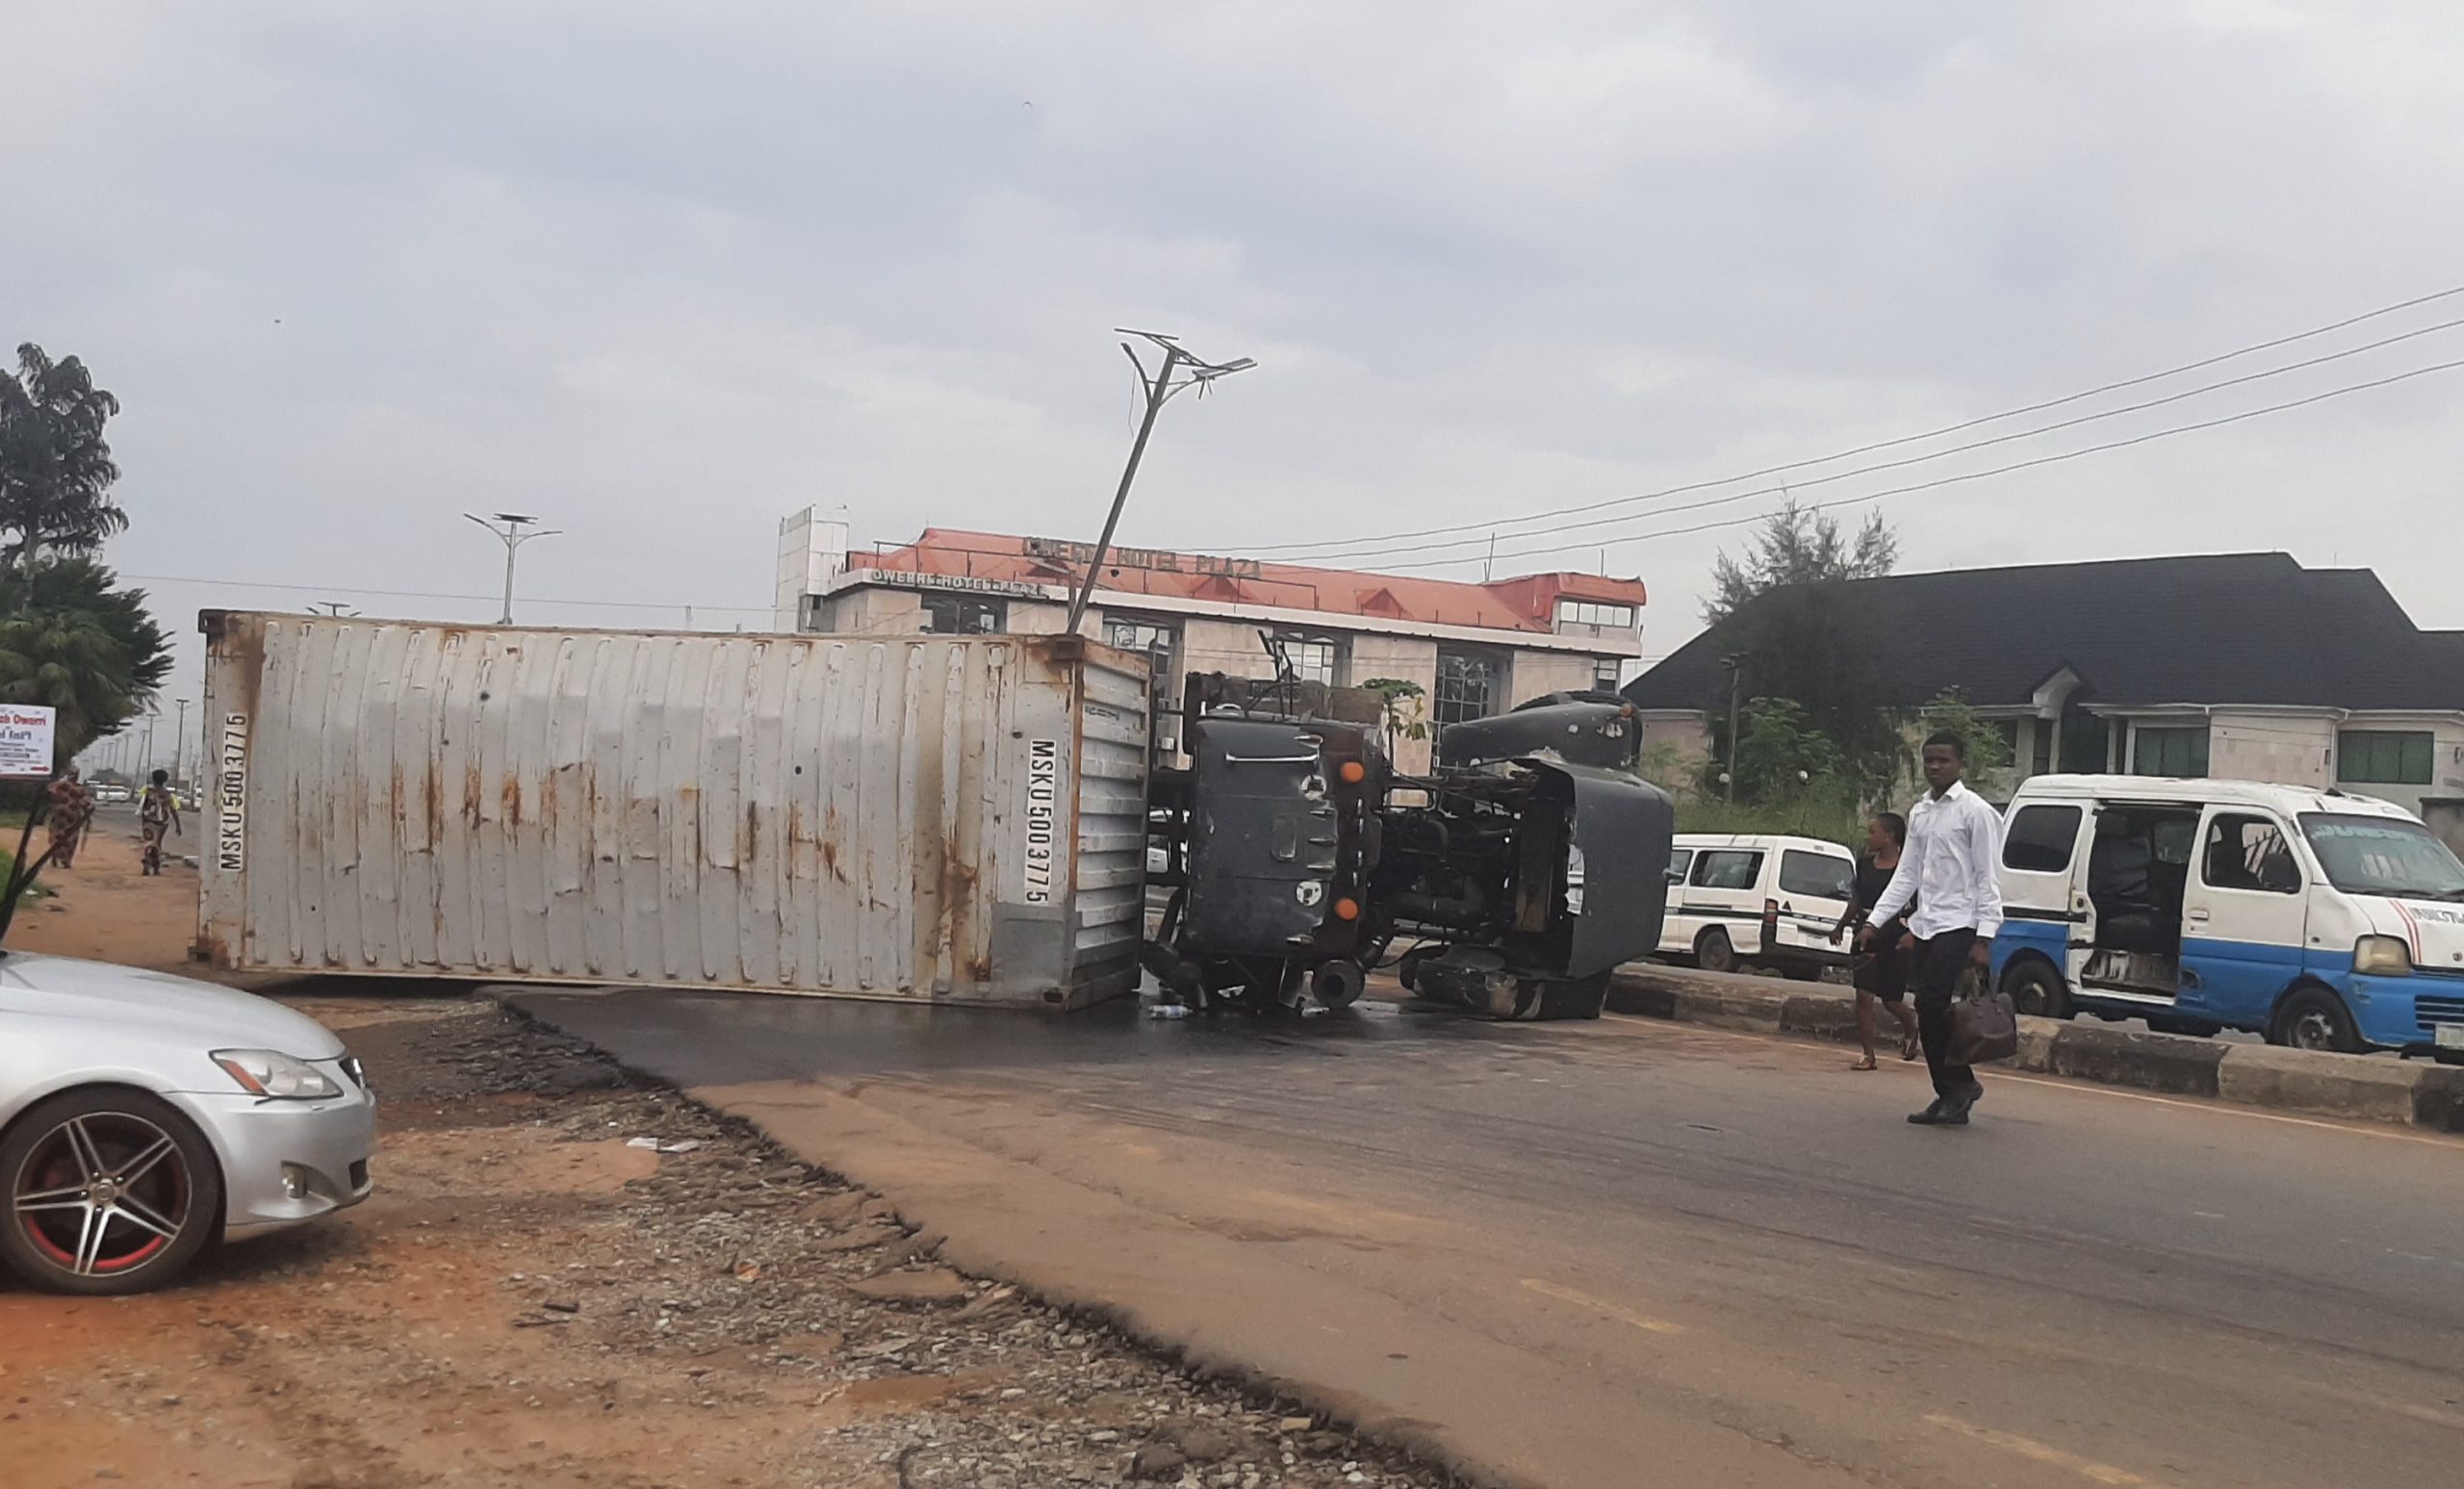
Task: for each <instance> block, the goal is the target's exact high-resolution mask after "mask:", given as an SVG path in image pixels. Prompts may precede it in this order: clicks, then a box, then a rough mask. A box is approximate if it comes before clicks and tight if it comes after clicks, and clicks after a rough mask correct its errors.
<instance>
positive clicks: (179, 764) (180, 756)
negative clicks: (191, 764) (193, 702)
mask: <svg viewBox="0 0 2464 1489" xmlns="http://www.w3.org/2000/svg"><path fill="white" fill-rule="evenodd" d="M171 702H173V703H175V704H177V705H179V706H180V733H179V737H178V738H176V739H174V740H172V741H171V783H172V784H173V785H176V786H178V787H179V788H180V789H182V790H187V789H188V783H189V778H188V777H187V776H185V775H182V774H181V771H182V769H183V768H184V762H185V761H186V760H187V759H188V743H189V701H188V700H187V699H185V698H174V699H172V700H171Z"/></svg>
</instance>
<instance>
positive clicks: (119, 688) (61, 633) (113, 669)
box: [0, 558, 171, 760]
mask: <svg viewBox="0 0 2464 1489" xmlns="http://www.w3.org/2000/svg"><path fill="white" fill-rule="evenodd" d="M170 671H171V639H170V637H169V636H167V635H166V634H165V633H164V631H163V628H162V627H161V626H158V625H156V624H155V622H154V617H153V616H152V615H151V614H149V613H148V612H147V610H146V608H145V592H144V591H143V590H139V589H121V588H119V587H118V586H117V584H116V577H115V576H114V575H113V573H112V571H111V570H109V569H107V568H105V567H104V566H103V565H101V564H99V563H96V562H95V561H93V560H92V559H90V558H55V559H52V560H50V561H49V562H46V563H44V564H42V565H41V566H40V567H39V568H37V569H36V570H35V572H34V576H33V583H32V584H31V585H30V586H29V587H28V598H27V603H26V605H25V607H24V608H23V609H21V610H20V611H19V612H18V613H17V614H15V615H13V616H10V617H8V618H7V619H5V620H0V703H13V704H47V705H49V706H51V707H53V708H55V709H57V710H59V723H58V729H57V734H58V751H59V757H60V758H61V759H63V760H66V759H72V758H74V757H76V756H77V754H78V752H80V751H82V750H84V749H85V748H86V747H87V746H88V745H90V744H91V743H93V742H94V741H95V740H97V739H99V738H101V737H102V736H103V735H105V734H109V733H112V732H116V731H117V730H118V729H119V727H120V726H121V725H123V724H125V723H127V722H128V721H129V720H130V719H132V718H134V717H136V716H137V715H138V714H140V713H141V712H143V711H144V709H145V707H146V706H147V705H149V704H151V703H152V702H153V700H154V697H155V695H156V693H158V692H159V691H160V690H161V688H162V686H163V683H164V680H166V679H167V678H168V677H169V676H170Z"/></svg>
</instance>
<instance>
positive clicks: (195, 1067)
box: [0, 951, 376, 1293]
mask: <svg viewBox="0 0 2464 1489" xmlns="http://www.w3.org/2000/svg"><path fill="white" fill-rule="evenodd" d="M375 1145H376V1102H375V1097H374V1096H373V1094H372V1093H371V1092H370V1091H369V1089H368V1083H367V1081H366V1079H365V1078H364V1077H363V1075H362V1073H361V1071H360V1067H359V1062H358V1061H356V1060H354V1059H352V1058H351V1057H350V1055H349V1054H348V1053H347V1051H346V1050H345V1049H344V1048H343V1043H342V1040H339V1039H336V1038H335V1037H334V1035H333V1032H332V1031H331V1030H328V1029H327V1028H325V1027H324V1026H323V1025H322V1024H320V1023H318V1022H317V1021H316V1020H315V1019H313V1018H309V1017H307V1016H305V1015H304V1014H296V1013H294V1012H293V1011H291V1010H290V1009H287V1008H284V1007H282V1006H281V1005H280V1004H276V1003H270V1002H268V1001H267V1000H265V999H263V998H257V997H251V996H249V995H248V994H246V993H243V992H234V991H232V990H231V989H229V988H217V987H214V986H213V985H211V984H208V983H200V982H193V981H192V980H190V979H188V978H185V977H171V976H167V975H166V974H163V973H160V972H144V971H139V970H136V969H134V968H130V967H121V966H111V965H108V964H106V963H99V962H79V961H74V960H71V959H68V958H64V957H45V956H37V955H32V954H29V953H26V952H18V951H13V952H6V953H0V1195H5V1196H6V1198H7V1201H8V1206H9V1213H8V1220H7V1224H6V1225H5V1226H0V1261H5V1262H6V1263H7V1264H8V1266H9V1268H10V1269H11V1270H12V1271H15V1272H16V1273H17V1274H18V1275H19V1276H20V1277H22V1278H24V1279H25V1280H26V1281H27V1282H29V1283H31V1284H33V1285H35V1286H37V1287H42V1288H49V1289H52V1290H54V1291H57V1292H63V1293H134V1292H139V1291H141V1290H143V1289H146V1288H150V1287H158V1286H160V1285H162V1284H163V1283H165V1282H168V1281H170V1280H171V1279H172V1278H174V1277H177V1276H178V1275H179V1274H180V1273H181V1272H182V1271H186V1270H187V1269H188V1267H189V1265H190V1264H191V1263H192V1262H193V1261H195V1260H196V1257H197V1255H198V1253H200V1252H201V1251H203V1250H204V1249H205V1248H206V1247H207V1246H208V1245H211V1244H213V1243H215V1242H218V1241H220V1240H223V1239H226V1238H227V1239H238V1238H242V1237H247V1236H256V1235H262V1234H265V1233H267V1232H269V1231H275V1230H281V1229H284V1228H285V1227H288V1226H292V1225H297V1224H299V1223H301V1222H303V1221H307V1220H313V1219H319V1218H320V1217H322V1216H326V1215H331V1214H333V1213H334V1212H335V1211H337V1210H342V1209H345V1208H347V1207H348V1206H351V1205H355V1204H357V1203H359V1202H360V1201H361V1200H363V1199H365V1198H367V1197H368V1193H369V1175H368V1161H369V1157H370V1155H371V1154H372V1151H373V1150H374V1148H375Z"/></svg>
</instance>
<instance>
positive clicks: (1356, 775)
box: [1335, 760, 1369, 920]
mask: <svg viewBox="0 0 2464 1489" xmlns="http://www.w3.org/2000/svg"><path fill="white" fill-rule="evenodd" d="M1335 774H1336V775H1338V776H1341V777H1343V779H1344V784H1346V785H1358V784H1360V783H1362V782H1364V781H1366V780H1368V779H1369V767H1368V766H1366V765H1363V764H1362V763H1361V762H1360V761H1358V760H1346V761H1344V762H1343V764H1342V766H1341V767H1340V768H1338V769H1337V770H1336V771H1335ZM1344 918H1345V919H1347V920H1348V919H1350V918H1351V917H1350V916H1348V915H1347V916H1345V917H1344Z"/></svg>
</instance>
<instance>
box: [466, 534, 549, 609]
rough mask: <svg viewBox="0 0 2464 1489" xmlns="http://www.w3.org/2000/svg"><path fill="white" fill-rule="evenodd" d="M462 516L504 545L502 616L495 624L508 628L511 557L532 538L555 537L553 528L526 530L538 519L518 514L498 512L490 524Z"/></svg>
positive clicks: (511, 577)
mask: <svg viewBox="0 0 2464 1489" xmlns="http://www.w3.org/2000/svg"><path fill="white" fill-rule="evenodd" d="M462 515H463V516H465V517H468V518H469V519H471V520H472V521H473V522H475V523H477V524H478V525H479V526H482V527H485V528H487V529H488V530H489V531H490V532H492V533H495V534H496V535H497V537H498V538H499V539H501V541H502V542H503V544H504V614H503V615H502V616H501V617H500V618H499V619H498V621H497V624H498V625H500V626H510V625H512V624H513V555H514V554H516V553H518V552H521V551H522V545H523V544H525V543H527V542H529V541H530V540H531V539H532V538H552V537H555V536H557V533H556V532H555V530H554V529H553V528H546V527H543V528H538V529H536V530H526V529H529V528H530V527H531V525H532V524H534V523H536V522H538V521H539V519H538V518H536V517H525V516H523V515H522V514H521V513H520V512H499V513H497V514H496V522H490V521H489V520H488V519H486V518H484V517H481V516H480V515H479V514H477V513H476V512H465V513H463V514H462ZM497 523H502V524H503V525H504V526H501V527H500V526H497Z"/></svg>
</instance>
